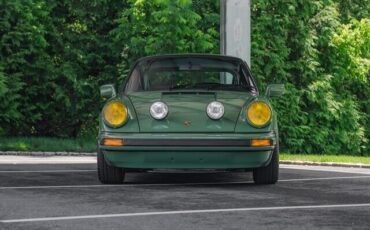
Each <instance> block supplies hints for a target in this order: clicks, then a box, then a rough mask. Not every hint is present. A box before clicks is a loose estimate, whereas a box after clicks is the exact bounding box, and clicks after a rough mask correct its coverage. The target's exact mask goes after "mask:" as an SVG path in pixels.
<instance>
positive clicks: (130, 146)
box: [99, 132, 276, 169]
mask: <svg viewBox="0 0 370 230" xmlns="http://www.w3.org/2000/svg"><path fill="white" fill-rule="evenodd" d="M107 137H108V138H123V140H124V143H125V145H124V146H119V147H111V146H104V145H102V144H101V141H102V139H103V138H107ZM266 138H267V139H271V146H266V147H251V146H250V140H252V139H266ZM275 146H276V136H275V133H274V132H269V133H253V134H245V133H243V134H235V133H232V134H196V133H191V134H176V133H166V134H161V133H158V134H153V133H151V134H145V133H120V134H117V133H101V134H100V136H99V149H100V151H102V153H103V154H104V157H105V159H106V161H107V162H108V163H109V164H111V165H113V166H116V167H122V168H130V169H247V168H257V167H262V166H265V165H267V164H268V163H269V162H270V159H271V156H272V152H273V150H274V148H275Z"/></svg>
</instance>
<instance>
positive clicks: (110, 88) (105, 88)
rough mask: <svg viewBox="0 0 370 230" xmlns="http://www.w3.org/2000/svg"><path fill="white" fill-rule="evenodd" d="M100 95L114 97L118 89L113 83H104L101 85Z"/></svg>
mask: <svg viewBox="0 0 370 230" xmlns="http://www.w3.org/2000/svg"><path fill="white" fill-rule="evenodd" d="M100 95H101V96H102V97H103V98H108V99H109V98H112V97H115V96H116V95H117V94H116V89H115V88H114V85H113V84H107V85H102V86H100Z"/></svg>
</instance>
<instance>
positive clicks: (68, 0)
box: [0, 0, 370, 155]
mask: <svg viewBox="0 0 370 230" xmlns="http://www.w3.org/2000/svg"><path fill="white" fill-rule="evenodd" d="M252 4H253V5H252V72H253V74H254V76H255V78H256V79H257V81H258V82H259V85H260V88H261V89H264V88H265V86H266V84H268V83H284V84H286V86H287V89H288V92H287V94H286V95H285V96H284V97H283V98H281V99H277V100H275V101H274V104H275V108H276V110H277V112H278V114H279V123H280V124H279V125H280V133H281V146H282V148H283V149H284V150H285V151H288V152H317V153H323V152H332V153H348V152H350V153H353V154H358V155H361V154H362V155H364V154H365V155H366V154H369V152H370V151H369V150H370V148H369V139H370V130H369V127H370V126H369V106H370V101H369V98H370V86H369V77H370V75H369V69H370V68H369V67H370V66H369V65H370V64H369V63H370V57H369V55H370V34H369V33H370V19H369V7H368V0H357V1H352V0H341V1H339V0H316V1H303V0H255V1H252ZM0 39H1V40H0V110H1V113H0V135H2V136H49V137H63V138H66V137H91V136H94V135H96V129H97V128H96V126H97V115H98V113H99V110H100V108H101V105H102V103H101V101H100V100H101V99H100V97H99V94H98V86H99V85H101V84H104V83H116V84H119V83H121V82H122V80H123V79H124V78H125V77H126V75H127V71H128V69H129V67H130V66H131V65H132V63H133V61H134V60H135V59H137V58H139V57H141V56H145V55H150V54H160V53H176V52H205V53H218V50H219V2H218V0H193V1H191V0H153V1H143V0H126V1H125V0H81V1H74V0H60V1H53V0H13V1H6V0H0Z"/></svg>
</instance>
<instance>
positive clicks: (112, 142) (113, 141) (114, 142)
mask: <svg viewBox="0 0 370 230" xmlns="http://www.w3.org/2000/svg"><path fill="white" fill-rule="evenodd" d="M101 144H102V145H105V146H124V145H125V142H124V141H123V139H119V138H104V139H103V140H102V141H101Z"/></svg>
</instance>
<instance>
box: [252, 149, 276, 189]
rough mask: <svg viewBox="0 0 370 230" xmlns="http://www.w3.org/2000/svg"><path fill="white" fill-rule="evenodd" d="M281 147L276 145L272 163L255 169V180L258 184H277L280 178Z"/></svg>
mask: <svg viewBox="0 0 370 230" xmlns="http://www.w3.org/2000/svg"><path fill="white" fill-rule="evenodd" d="M278 148H279V147H276V148H275V150H274V152H273V154H272V158H271V161H270V163H269V164H268V165H267V166H265V167H261V168H256V169H254V170H253V180H254V183H256V184H275V183H276V182H277V181H278V179H279V149H278Z"/></svg>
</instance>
